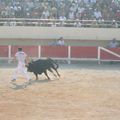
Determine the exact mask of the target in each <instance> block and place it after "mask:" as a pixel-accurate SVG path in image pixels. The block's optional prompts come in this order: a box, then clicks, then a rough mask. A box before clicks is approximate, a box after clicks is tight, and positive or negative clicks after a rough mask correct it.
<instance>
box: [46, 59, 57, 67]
mask: <svg viewBox="0 0 120 120" xmlns="http://www.w3.org/2000/svg"><path fill="white" fill-rule="evenodd" d="M47 59H48V60H49V61H50V62H51V63H53V64H55V65H56V69H57V68H58V67H59V65H58V63H57V62H56V61H54V60H53V59H51V58H47Z"/></svg>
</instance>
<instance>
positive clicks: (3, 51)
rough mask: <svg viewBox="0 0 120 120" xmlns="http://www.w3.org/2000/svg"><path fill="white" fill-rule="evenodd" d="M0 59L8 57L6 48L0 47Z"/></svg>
mask: <svg viewBox="0 0 120 120" xmlns="http://www.w3.org/2000/svg"><path fill="white" fill-rule="evenodd" d="M0 57H8V46H0Z"/></svg>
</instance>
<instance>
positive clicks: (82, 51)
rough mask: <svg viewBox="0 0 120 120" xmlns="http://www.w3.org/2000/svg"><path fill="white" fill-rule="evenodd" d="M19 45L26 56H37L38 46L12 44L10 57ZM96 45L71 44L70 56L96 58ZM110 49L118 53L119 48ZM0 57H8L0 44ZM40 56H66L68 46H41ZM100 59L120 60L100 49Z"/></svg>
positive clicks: (6, 47)
mask: <svg viewBox="0 0 120 120" xmlns="http://www.w3.org/2000/svg"><path fill="white" fill-rule="evenodd" d="M19 47H22V48H23V51H25V52H26V53H27V54H28V56H30V57H38V46H12V47H11V51H12V53H11V54H12V57H13V56H14V55H15V53H16V52H17V49H18V48H19ZM97 49H98V48H97V47H94V46H93V47H89V46H88V47H87V46H86V47H82V46H79V47H78V46H71V54H70V55H71V58H97V54H98V53H97V51H98V50H97ZM110 50H111V51H113V52H115V53H117V54H119V55H120V48H111V49H110ZM0 57H8V46H0ZM41 57H54V58H67V57H68V46H41ZM101 59H104V60H107V59H114V60H120V58H119V57H116V56H114V55H111V54H110V53H107V52H105V51H103V50H101Z"/></svg>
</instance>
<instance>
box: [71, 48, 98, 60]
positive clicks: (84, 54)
mask: <svg viewBox="0 0 120 120" xmlns="http://www.w3.org/2000/svg"><path fill="white" fill-rule="evenodd" d="M71 57H72V58H97V47H82V46H80V47H76V46H72V47H71Z"/></svg>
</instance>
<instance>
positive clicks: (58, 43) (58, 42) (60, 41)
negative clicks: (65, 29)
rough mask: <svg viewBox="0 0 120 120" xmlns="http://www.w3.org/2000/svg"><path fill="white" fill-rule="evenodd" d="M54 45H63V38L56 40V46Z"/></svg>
mask: <svg viewBox="0 0 120 120" xmlns="http://www.w3.org/2000/svg"><path fill="white" fill-rule="evenodd" d="M56 45H60V46H63V45H65V42H64V40H63V37H60V38H59V39H58V40H57V44H56Z"/></svg>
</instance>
